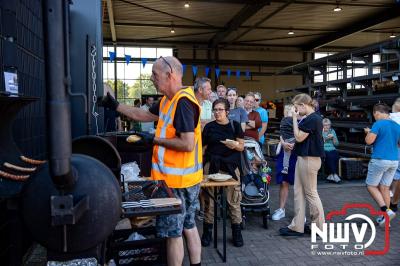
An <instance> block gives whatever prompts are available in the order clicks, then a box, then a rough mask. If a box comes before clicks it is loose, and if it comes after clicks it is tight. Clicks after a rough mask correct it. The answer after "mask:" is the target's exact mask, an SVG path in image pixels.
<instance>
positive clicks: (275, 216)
mask: <svg viewBox="0 0 400 266" xmlns="http://www.w3.org/2000/svg"><path fill="white" fill-rule="evenodd" d="M282 218H285V209H281V208H279V209H277V210H275V211H274V214H273V215H272V218H271V219H272V220H274V221H279V220H280V219H282Z"/></svg>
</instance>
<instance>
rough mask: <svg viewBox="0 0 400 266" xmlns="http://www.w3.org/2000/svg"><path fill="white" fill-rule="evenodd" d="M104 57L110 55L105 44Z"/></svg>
mask: <svg viewBox="0 0 400 266" xmlns="http://www.w3.org/2000/svg"><path fill="white" fill-rule="evenodd" d="M103 57H108V46H103Z"/></svg>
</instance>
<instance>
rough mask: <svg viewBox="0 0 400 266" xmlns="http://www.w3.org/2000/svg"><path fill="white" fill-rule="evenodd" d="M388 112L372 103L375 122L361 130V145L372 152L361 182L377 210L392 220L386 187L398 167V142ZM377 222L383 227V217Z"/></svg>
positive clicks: (396, 129)
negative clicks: (363, 135)
mask: <svg viewBox="0 0 400 266" xmlns="http://www.w3.org/2000/svg"><path fill="white" fill-rule="evenodd" d="M389 110H390V109H389V106H387V105H386V104H382V103H378V104H375V106H374V109H373V115H374V118H375V120H376V122H375V123H374V124H373V125H372V128H371V129H369V128H365V129H364V130H365V132H366V133H367V136H366V137H365V142H366V143H367V144H368V145H372V144H373V152H372V155H371V160H370V162H369V164H368V174H367V179H366V180H365V183H366V184H367V189H368V192H369V193H370V194H371V196H372V198H373V199H374V200H375V201H376V203H377V204H378V206H379V207H380V209H381V211H383V212H386V213H387V215H388V216H389V220H392V219H393V218H394V217H395V216H396V214H395V213H394V212H393V211H392V210H391V209H389V207H390V194H389V187H390V184H391V183H392V180H393V176H394V174H395V172H396V170H397V167H398V164H399V161H398V150H397V147H398V144H399V143H400V126H399V125H398V124H397V123H396V122H394V121H393V120H390V118H389ZM377 222H378V224H379V225H381V226H384V225H385V222H387V221H385V218H384V216H380V217H379V218H378V219H377Z"/></svg>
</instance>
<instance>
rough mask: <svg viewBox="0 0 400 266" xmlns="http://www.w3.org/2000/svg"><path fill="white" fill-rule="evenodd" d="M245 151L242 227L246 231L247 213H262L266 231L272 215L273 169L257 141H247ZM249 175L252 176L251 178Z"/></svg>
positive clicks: (241, 203)
mask: <svg viewBox="0 0 400 266" xmlns="http://www.w3.org/2000/svg"><path fill="white" fill-rule="evenodd" d="M244 149H245V150H244V156H243V157H245V158H244V160H243V161H245V164H246V165H245V166H244V167H242V168H243V172H244V173H243V175H244V176H243V178H242V180H241V181H242V182H241V183H242V187H241V188H242V201H241V202H240V207H241V210H242V225H241V226H242V229H244V228H245V226H246V212H250V211H251V212H261V213H262V220H263V226H264V228H265V229H268V216H269V215H270V208H269V202H268V201H269V190H268V185H269V183H270V181H271V176H270V175H269V174H270V173H271V169H270V168H269V167H268V166H267V162H266V161H265V159H264V155H263V153H262V150H261V148H260V145H259V144H258V142H257V141H255V140H254V139H245V141H244ZM255 164H258V171H257V172H255V169H254V167H253V166H254V165H255ZM248 175H251V177H249V176H248ZM246 179H247V181H246ZM250 180H251V181H250ZM245 181H246V182H245ZM246 183H247V184H246ZM257 185H258V187H257ZM260 187H261V189H260Z"/></svg>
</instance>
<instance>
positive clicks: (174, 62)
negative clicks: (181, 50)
mask: <svg viewBox="0 0 400 266" xmlns="http://www.w3.org/2000/svg"><path fill="white" fill-rule="evenodd" d="M163 58H164V59H165V61H167V62H168V63H169V64H170V65H171V68H172V71H173V72H174V73H176V74H178V75H179V76H181V77H182V76H183V68H182V64H181V62H180V61H179V60H178V58H176V57H174V56H165V57H163ZM157 61H158V62H160V63H161V66H162V68H163V69H164V70H166V71H169V70H171V69H170V68H169V66H168V64H167V63H166V62H164V60H162V58H159V59H157Z"/></svg>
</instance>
